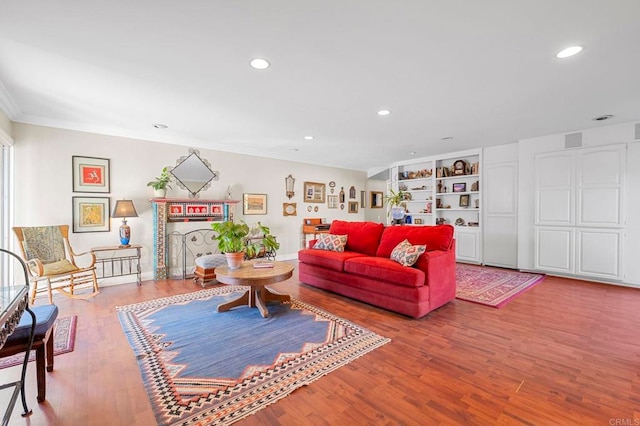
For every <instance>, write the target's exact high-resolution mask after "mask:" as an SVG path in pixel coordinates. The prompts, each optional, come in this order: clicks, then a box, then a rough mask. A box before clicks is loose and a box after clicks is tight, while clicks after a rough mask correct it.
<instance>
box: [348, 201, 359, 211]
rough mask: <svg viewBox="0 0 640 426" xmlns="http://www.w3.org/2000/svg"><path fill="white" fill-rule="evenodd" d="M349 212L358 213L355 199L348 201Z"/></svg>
mask: <svg viewBox="0 0 640 426" xmlns="http://www.w3.org/2000/svg"><path fill="white" fill-rule="evenodd" d="M349 213H358V202H357V201H349Z"/></svg>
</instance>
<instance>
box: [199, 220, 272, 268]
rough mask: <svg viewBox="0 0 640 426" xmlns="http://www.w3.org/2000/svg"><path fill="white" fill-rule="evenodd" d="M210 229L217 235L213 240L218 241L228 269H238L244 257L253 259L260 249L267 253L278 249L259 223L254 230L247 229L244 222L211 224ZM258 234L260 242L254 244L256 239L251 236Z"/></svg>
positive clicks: (267, 230)
mask: <svg viewBox="0 0 640 426" xmlns="http://www.w3.org/2000/svg"><path fill="white" fill-rule="evenodd" d="M211 229H213V231H214V232H216V233H217V235H216V236H215V237H214V239H215V240H216V241H218V250H220V251H221V252H222V253H224V255H225V257H226V258H227V264H228V265H229V268H230V269H238V268H239V267H240V265H242V261H243V260H244V258H245V255H246V256H247V257H249V258H251V257H255V256H256V255H257V254H258V253H259V252H260V250H261V249H262V247H264V248H265V250H267V251H275V250H277V249H278V248H280V244H279V243H278V242H276V239H275V237H274V236H273V235H271V234H270V231H269V228H268V227H266V226H264V225H262V224H261V223H260V222H258V224H257V225H256V226H255V227H254V228H249V225H247V224H246V223H245V222H240V223H234V222H215V223H212V224H211ZM258 233H261V234H262V240H261V241H260V242H256V243H254V242H253V241H254V240H256V238H255V237H252V236H253V235H257V234H258Z"/></svg>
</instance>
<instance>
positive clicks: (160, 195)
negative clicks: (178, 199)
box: [153, 188, 167, 198]
mask: <svg viewBox="0 0 640 426" xmlns="http://www.w3.org/2000/svg"><path fill="white" fill-rule="evenodd" d="M166 195H167V189H166V188H159V189H154V190H153V196H154V197H156V198H164V197H165V196H166Z"/></svg>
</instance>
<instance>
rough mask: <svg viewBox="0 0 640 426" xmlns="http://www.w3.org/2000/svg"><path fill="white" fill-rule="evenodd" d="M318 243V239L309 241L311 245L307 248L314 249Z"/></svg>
mask: <svg viewBox="0 0 640 426" xmlns="http://www.w3.org/2000/svg"><path fill="white" fill-rule="evenodd" d="M316 241H318V239H317V238H314V239H313V240H311V241H309V245H308V246H307V248H313V246H315V245H316Z"/></svg>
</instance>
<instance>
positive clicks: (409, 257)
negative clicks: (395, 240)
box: [391, 240, 427, 266]
mask: <svg viewBox="0 0 640 426" xmlns="http://www.w3.org/2000/svg"><path fill="white" fill-rule="evenodd" d="M426 249H427V246H425V245H417V246H414V245H411V243H410V242H409V240H404V241H402V242H401V243H399V244H398V245H397V246H396V247H395V248H394V249H393V251H392V252H391V260H393V261H396V262H398V263H399V264H401V265H402V266H413V264H414V263H416V262H417V261H418V258H419V257H420V255H422V253H424V252H425V250H426Z"/></svg>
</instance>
